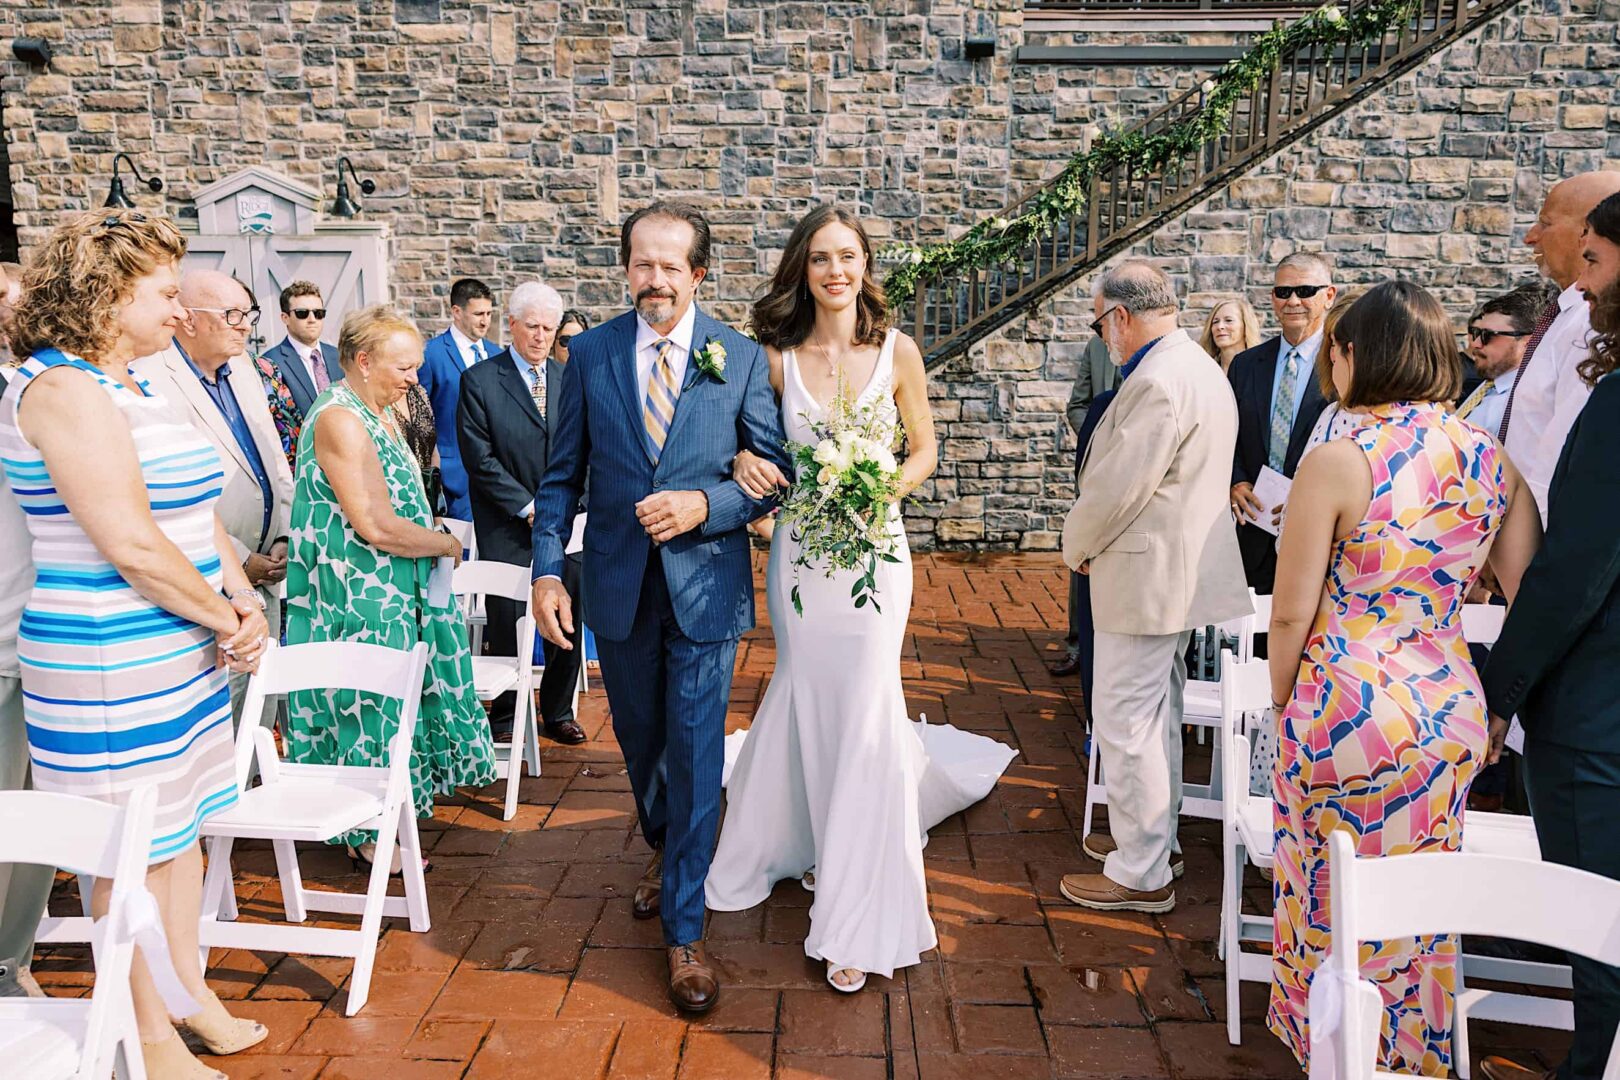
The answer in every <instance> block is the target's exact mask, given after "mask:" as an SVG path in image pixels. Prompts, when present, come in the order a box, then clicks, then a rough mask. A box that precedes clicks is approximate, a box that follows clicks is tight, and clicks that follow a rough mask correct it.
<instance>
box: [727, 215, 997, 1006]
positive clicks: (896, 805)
mask: <svg viewBox="0 0 1620 1080" xmlns="http://www.w3.org/2000/svg"><path fill="white" fill-rule="evenodd" d="M870 266H871V244H870V242H869V241H868V239H867V236H866V233H865V230H864V229H862V228H861V226H860V223H859V221H858V220H857V219H856V218H855V217H853V216H852V215H850V214H848V213H846V212H844V211H841V210H839V209H837V208H834V207H830V206H823V207H819V208H817V209H816V210H814V211H812V212H811V213H810V214H809V215H808V216H806V217H805V219H804V220H803V221H801V222H800V223H799V225H798V227H797V228H795V229H794V231H793V234H792V236H791V237H789V239H788V244H787V248H786V250H785V251H784V253H783V256H782V263H781V265H780V266H779V267H778V268H777V271H776V274H775V276H774V278H773V279H772V282H771V289H770V291H769V293H767V295H766V297H765V298H764V299H763V300H761V301H760V302H759V303H758V304H757V305H756V306H755V308H754V331H755V333H756V334H757V335H758V336H759V340H760V341H761V342H762V343H763V344H764V345H765V346H766V352H767V354H768V355H769V357H770V361H771V381H772V385H773V386H774V387H775V389H776V392H777V395H778V397H779V398H780V400H781V402H782V421H783V427H784V428H785V430H786V432H787V436H788V438H789V439H790V440H792V441H794V442H800V443H809V442H814V441H815V440H814V439H813V438H812V435H811V431H810V422H811V421H817V420H820V418H821V417H822V415H823V414H824V413H825V410H826V408H827V405H828V404H829V403H830V401H831V399H832V398H833V396H834V395H835V394H836V393H838V392H840V389H841V388H842V389H843V392H845V393H848V394H852V395H853V396H854V397H855V398H856V401H857V402H858V403H859V404H862V405H871V406H872V407H874V408H876V409H878V410H880V411H882V412H884V413H886V414H887V417H888V419H889V420H890V422H894V421H895V420H896V419H898V420H900V421H903V427H904V430H905V432H906V457H905V459H904V462H903V464H902V467H901V468H902V473H901V475H902V487H903V490H904V491H905V492H910V491H911V490H913V489H914V488H916V487H917V485H919V484H921V483H922V482H923V481H924V480H926V479H927V478H928V477H929V475H930V474H932V472H933V471H934V466H935V463H936V450H935V444H934V426H933V420H932V417H931V415H930V413H929V405H928V389H927V377H926V374H925V372H924V369H923V362H922V355H921V353H920V352H919V351H918V349H917V345H916V343H915V342H914V341H912V340H911V338H909V337H907V336H905V335H904V334H901V333H899V332H898V331H896V330H892V329H891V330H884V324H885V322H886V319H885V314H884V309H883V300H882V291H881V289H879V288H878V286H877V284H876V282H875V281H874V280H873V279H872V277H871V276H870ZM735 474H736V478H737V480H738V481H739V482H740V483H741V484H742V485H743V487H744V488H747V489H749V490H750V491H752V492H755V493H758V494H763V492H764V491H765V490H766V489H768V488H769V487H771V486H773V485H780V484H785V483H786V481H785V479H784V478H783V477H782V475H781V474H780V473H779V472H777V470H776V469H775V467H774V466H772V465H770V464H769V463H767V462H764V461H762V460H760V459H758V458H754V457H752V456H751V455H748V454H747V453H746V452H745V453H744V454H742V455H739V457H738V461H737V462H736V464H735ZM890 528H891V529H892V530H893V535H894V536H895V538H896V540H897V546H896V552H895V554H896V555H897V557H898V559H899V561H898V562H894V563H889V562H880V563H879V564H878V569H877V575H876V576H877V593H876V601H877V604H878V605H879V606H880V607H881V612H879V611H874V610H873V607H872V605H870V604H868V605H867V606H865V607H863V608H859V609H857V608H856V607H855V606H854V602H853V600H852V599H851V586H852V585H853V584H854V582H855V580H856V573H855V572H849V573H839V574H836V575H834V576H832V577H828V576H826V575H825V572H824V571H823V570H822V569H821V568H820V567H818V566H809V567H805V568H804V569H803V570H802V571H801V572H800V573H799V575H798V579H797V582H798V588H799V595H800V600H801V603H802V607H803V612H804V613H803V615H802V616H800V615H799V614H797V613H796V612H795V610H794V605H793V602H792V599H791V592H792V590H793V587H794V584H795V575H794V568H793V562H794V559H795V557H796V556H797V554H798V544H797V542H796V540H795V538H794V537H793V535H792V533H793V530H792V527H791V526H784V527H782V528H780V529H778V530H776V532H775V535H774V537H773V539H772V542H771V554H770V564H769V569H768V571H767V573H766V597H767V602H768V606H769V610H770V617H771V626H772V628H773V629H774V631H775V634H776V670H775V672H774V673H773V674H772V676H771V682H770V685H769V687H768V688H767V689H766V692H765V697H764V699H763V700H762V701H761V702H760V706H759V710H758V712H757V713H755V715H754V721H753V725H752V727H751V728H750V729H749V730H748V731H747V732H746V733H742V732H739V733H738V734H736V735H733V736H732V737H731V738H729V739H727V740H726V742H727V746H726V758H727V767H728V768H727V783H726V801H727V811H726V818H725V824H724V826H723V827H722V829H721V832H720V842H719V846H718V849H717V850H716V852H715V855H714V861H713V863H712V864H711V866H710V869H709V876H708V880H707V883H706V890H705V891H706V898H707V901H708V906H709V907H710V908H711V909H713V910H715V911H739V910H742V909H745V908H751V907H753V906H754V905H756V904H758V903H760V902H761V901H763V900H764V899H765V898H766V897H767V896H768V895H769V894H770V892H771V888H772V887H773V886H774V885H775V884H776V883H777V882H778V881H780V880H782V879H783V878H789V877H795V878H804V879H805V887H806V888H812V889H813V890H814V892H815V900H814V902H813V903H812V905H811V908H810V934H809V937H807V938H806V939H805V943H804V951H805V953H806V954H807V955H809V956H811V957H812V958H815V959H819V960H824V961H825V962H826V964H827V981H828V982H829V983H831V984H832V986H833V987H834V988H835V989H838V990H842V991H845V992H854V991H855V990H859V989H860V988H861V986H862V985H864V984H865V981H866V974H867V973H869V972H875V973H878V974H881V975H883V976H885V977H891V976H892V975H893V974H894V971H895V969H896V968H902V967H907V966H909V965H911V964H915V963H917V962H918V961H919V960H920V959H921V956H922V954H923V953H924V952H926V951H927V950H929V949H931V948H933V947H934V945H935V944H936V940H937V939H936V937H935V934H934V924H933V920H932V919H931V918H930V917H929V914H928V891H927V885H926V883H925V881H924V876H923V859H922V849H923V844H924V843H925V842H926V841H927V830H928V829H929V828H931V827H932V826H933V825H935V824H938V823H939V822H940V821H942V820H944V819H945V818H946V817H949V816H950V815H951V814H954V813H956V812H958V811H960V810H962V809H964V808H966V807H967V806H969V805H971V804H973V803H975V802H977V801H978V800H980V799H982V798H983V797H984V796H985V795H986V794H988V792H989V790H990V788H991V787H992V786H993V785H994V784H995V781H996V778H997V777H998V776H1000V775H1001V772H1002V770H1003V769H1005V768H1006V767H1007V764H1008V762H1010V761H1011V760H1012V758H1013V756H1014V751H1013V750H1011V749H1009V748H1008V747H1005V746H1003V745H1002V744H1000V743H998V742H995V741H994V740H992V739H987V738H984V737H983V736H980V735H974V734H971V733H969V732H963V731H958V730H957V729H955V728H952V727H949V726H948V725H942V724H940V725H936V724H913V723H912V722H911V721H910V719H909V717H908V715H907V712H906V701H905V694H904V692H903V690H902V688H901V685H900V650H901V646H902V644H903V642H904V639H905V634H906V622H907V618H908V616H909V614H910V611H911V588H912V573H911V558H910V553H909V551H908V550H907V548H906V543H905V527H904V524H903V523H902V521H901V517H900V509H899V506H898V505H896V506H894V507H892V508H891V511H890ZM812 870H813V871H814V876H813V878H810V877H807V876H806V875H807V874H808V873H809V872H810V871H812Z"/></svg>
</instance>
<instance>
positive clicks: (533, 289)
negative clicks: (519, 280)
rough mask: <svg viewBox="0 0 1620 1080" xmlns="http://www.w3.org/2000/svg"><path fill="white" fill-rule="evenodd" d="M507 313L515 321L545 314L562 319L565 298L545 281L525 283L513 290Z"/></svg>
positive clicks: (507, 305) (507, 303)
mask: <svg viewBox="0 0 1620 1080" xmlns="http://www.w3.org/2000/svg"><path fill="white" fill-rule="evenodd" d="M506 313H507V315H508V316H510V317H511V318H514V319H527V318H528V317H529V316H530V315H545V314H549V315H556V316H557V317H558V318H561V317H562V313H563V298H562V296H561V295H559V294H558V292H557V290H556V289H553V288H552V287H551V286H550V285H547V284H546V283H545V282H543V281H525V282H524V283H523V284H521V285H519V286H518V287H517V288H515V289H513V290H512V298H511V299H510V300H508V301H507V302H506Z"/></svg>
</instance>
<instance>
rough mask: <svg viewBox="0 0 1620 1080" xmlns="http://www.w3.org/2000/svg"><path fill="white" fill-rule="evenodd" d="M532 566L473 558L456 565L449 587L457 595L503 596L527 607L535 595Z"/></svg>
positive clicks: (526, 608) (525, 608)
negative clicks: (530, 568) (530, 567)
mask: <svg viewBox="0 0 1620 1080" xmlns="http://www.w3.org/2000/svg"><path fill="white" fill-rule="evenodd" d="M531 577H532V575H531V573H530V570H529V567H527V566H514V565H513V564H512V563H503V562H495V561H494V560H492V559H474V560H473V561H471V562H464V563H462V564H461V565H460V566H458V567H456V570H455V573H454V574H453V575H451V578H450V591H451V592H453V593H455V594H456V595H457V596H469V597H478V596H501V597H505V598H506V599H508V600H515V601H517V602H518V603H520V604H523V605H524V610H525V611H527V610H528V608H529V607H530V605H532V603H533V600H532V597H533V596H534V590H533V584H534V583H533V581H532V580H530V579H531Z"/></svg>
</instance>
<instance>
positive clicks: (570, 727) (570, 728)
mask: <svg viewBox="0 0 1620 1080" xmlns="http://www.w3.org/2000/svg"><path fill="white" fill-rule="evenodd" d="M545 733H546V738H548V739H550V740H551V741H553V742H560V743H562V744H563V745H564V746H578V745H579V744H580V743H582V742H584V741H585V729H584V728H582V727H580V726H579V724H577V723H575V722H574V721H572V720H562V721H559V722H558V723H555V724H552V723H547V724H546V725H545Z"/></svg>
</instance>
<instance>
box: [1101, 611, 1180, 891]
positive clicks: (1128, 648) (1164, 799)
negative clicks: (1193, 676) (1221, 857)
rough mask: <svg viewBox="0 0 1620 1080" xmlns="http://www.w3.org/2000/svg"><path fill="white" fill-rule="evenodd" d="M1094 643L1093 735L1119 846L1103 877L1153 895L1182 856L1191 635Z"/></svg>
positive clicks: (1107, 638) (1109, 637)
mask: <svg viewBox="0 0 1620 1080" xmlns="http://www.w3.org/2000/svg"><path fill="white" fill-rule="evenodd" d="M1095 637H1096V673H1095V676H1094V679H1095V684H1094V687H1093V689H1094V690H1095V691H1096V694H1097V701H1096V704H1095V705H1094V706H1092V707H1091V737H1092V738H1093V739H1096V740H1097V751H1098V754H1099V755H1100V756H1101V758H1102V767H1103V777H1104V779H1105V780H1106V781H1107V783H1108V828H1109V831H1110V832H1111V833H1112V834H1113V837H1114V842H1115V843H1116V844H1117V845H1118V850H1116V851H1113V852H1111V853H1110V854H1109V856H1108V859H1107V861H1106V862H1105V863H1104V864H1103V873H1104V874H1106V875H1107V876H1108V878H1109V879H1110V880H1112V881H1114V882H1116V883H1118V884H1120V885H1123V886H1125V887H1126V888H1128V889H1140V890H1143V891H1152V890H1154V889H1160V888H1163V887H1164V886H1166V885H1168V884H1170V855H1171V853H1172V852H1175V851H1179V850H1180V845H1179V843H1178V842H1177V840H1176V818H1177V817H1178V816H1179V815H1180V813H1181V724H1182V711H1183V709H1182V694H1183V692H1184V690H1185V688H1186V685H1187V659H1186V654H1187V643H1188V642H1189V641H1190V640H1191V638H1192V634H1191V631H1182V632H1181V633H1178V634H1150V635H1145V634H1112V633H1109V632H1107V631H1105V630H1098V631H1096V635H1095Z"/></svg>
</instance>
